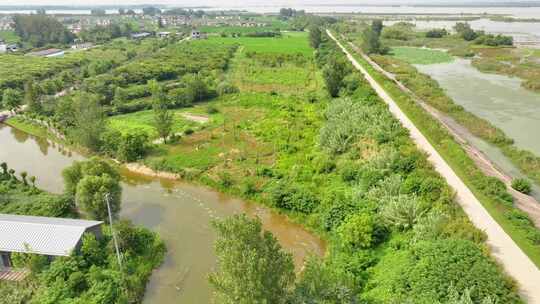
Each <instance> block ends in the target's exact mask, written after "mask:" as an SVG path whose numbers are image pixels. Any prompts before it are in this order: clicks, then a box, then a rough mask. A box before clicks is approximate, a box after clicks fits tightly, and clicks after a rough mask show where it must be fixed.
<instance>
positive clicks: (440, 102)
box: [372, 49, 540, 183]
mask: <svg viewBox="0 0 540 304" xmlns="http://www.w3.org/2000/svg"><path fill="white" fill-rule="evenodd" d="M484 52H490V51H488V50H487V49H486V50H483V51H481V53H484ZM497 52H499V51H498V50H495V49H494V50H493V53H497ZM493 53H492V54H493ZM372 58H373V59H374V60H375V61H376V62H377V63H378V64H379V65H381V66H382V67H383V68H384V69H385V70H387V71H388V72H390V73H393V74H394V75H396V78H397V79H398V80H399V81H401V82H402V83H403V84H405V85H406V86H407V87H408V88H409V89H411V90H412V91H413V92H414V93H415V94H416V95H417V96H418V97H420V98H421V99H422V100H424V101H426V102H427V103H428V104H430V105H431V106H433V107H434V108H436V109H437V110H439V111H442V112H443V113H446V114H447V115H449V116H451V117H452V118H453V119H455V120H456V121H457V122H458V123H460V124H461V125H462V126H464V127H466V128H467V129H468V130H469V131H470V132H471V133H472V134H474V135H475V136H478V137H480V138H482V139H484V140H486V141H487V142H489V143H491V144H494V145H496V146H498V147H499V148H500V149H501V151H502V152H503V153H504V154H505V155H506V156H507V157H508V158H509V159H510V160H511V161H512V162H514V163H515V164H516V166H517V167H518V168H520V169H521V170H522V172H524V173H526V174H527V175H528V176H529V177H530V178H531V179H532V180H533V181H535V182H536V183H540V157H539V156H537V155H534V154H533V153H531V152H529V151H524V150H521V149H518V148H517V147H516V146H514V145H513V140H512V139H511V138H509V137H508V136H506V134H504V132H503V131H502V130H500V129H499V128H497V127H495V126H493V125H492V124H491V123H490V122H488V121H487V120H485V119H482V118H480V117H478V116H476V115H474V114H472V113H470V112H468V111H467V110H465V109H464V108H463V107H461V106H459V105H457V104H455V103H454V101H453V100H452V99H451V98H450V97H448V96H447V95H446V93H445V92H444V90H443V89H442V88H441V87H440V86H439V84H438V83H437V81H435V80H434V79H432V78H430V77H429V76H427V75H424V74H422V73H419V72H418V70H417V69H416V68H415V67H413V66H412V65H410V64H408V63H407V62H406V61H407V60H403V59H401V58H398V57H397V56H396V57H389V56H372ZM499 59H501V58H499ZM409 60H410V59H409ZM476 60H478V61H479V62H486V61H487V59H473V64H475V63H474V62H475V61H476ZM477 64H480V65H481V64H483V63H477ZM501 65H504V64H502V63H501ZM535 81H536V80H535Z"/></svg>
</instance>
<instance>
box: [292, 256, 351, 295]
mask: <svg viewBox="0 0 540 304" xmlns="http://www.w3.org/2000/svg"><path fill="white" fill-rule="evenodd" d="M355 289H356V288H355V284H354V280H353V278H352V276H351V275H350V274H346V273H344V272H343V271H340V269H336V267H335V265H331V264H330V265H327V264H325V263H324V262H322V261H320V260H319V259H317V258H310V259H309V260H308V261H307V262H306V264H305V268H304V270H303V271H302V276H301V277H300V279H299V280H298V282H297V284H296V286H295V290H294V296H293V299H292V301H291V303H293V304H305V303H328V304H331V303H335V304H338V303H340V304H341V303H356V301H355V300H356V299H355V297H356V293H357V292H356V290H355Z"/></svg>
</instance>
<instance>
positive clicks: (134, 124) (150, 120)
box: [109, 109, 216, 139]
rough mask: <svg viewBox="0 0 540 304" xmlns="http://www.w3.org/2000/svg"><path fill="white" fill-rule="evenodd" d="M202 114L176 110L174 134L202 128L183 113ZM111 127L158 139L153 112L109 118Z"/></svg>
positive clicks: (190, 110) (197, 111) (194, 111)
mask: <svg viewBox="0 0 540 304" xmlns="http://www.w3.org/2000/svg"><path fill="white" fill-rule="evenodd" d="M200 112H201V110H193V109H189V111H188V110H186V109H180V110H174V111H173V114H174V125H173V131H172V133H181V132H184V131H186V130H187V129H192V130H195V129H197V128H198V127H200V126H202V125H203V124H202V123H198V122H194V121H191V120H188V119H186V118H185V117H184V116H183V115H182V114H183V113H190V114H195V115H201V114H198V113H200ZM201 116H208V114H202V115H201ZM214 116H216V115H214ZM109 126H110V127H111V128H112V129H114V130H117V131H120V132H121V133H122V134H125V133H131V132H135V131H142V132H145V133H146V134H148V136H149V137H150V138H151V139H155V138H157V137H158V134H157V131H156V128H155V127H154V114H153V111H152V110H147V111H140V112H135V113H130V114H124V115H118V116H114V117H111V118H109Z"/></svg>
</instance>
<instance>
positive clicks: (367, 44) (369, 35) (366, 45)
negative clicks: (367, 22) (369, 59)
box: [362, 28, 381, 54]
mask: <svg viewBox="0 0 540 304" xmlns="http://www.w3.org/2000/svg"><path fill="white" fill-rule="evenodd" d="M362 49H363V50H364V52H366V53H368V54H376V53H380V52H381V41H380V37H379V36H378V35H377V33H375V32H374V31H373V30H372V29H371V28H366V29H365V30H364V31H363V32H362Z"/></svg>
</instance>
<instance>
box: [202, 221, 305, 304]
mask: <svg viewBox="0 0 540 304" xmlns="http://www.w3.org/2000/svg"><path fill="white" fill-rule="evenodd" d="M213 226H214V228H215V230H216V232H217V239H216V242H215V245H214V246H215V250H216V254H217V257H218V264H219V270H218V271H217V272H214V273H212V274H210V276H209V280H210V283H211V284H212V286H213V287H214V288H215V290H216V294H217V296H218V299H219V303H235V304H236V303H238V304H248V303H273V304H279V303H285V302H286V300H287V297H288V295H289V293H290V291H291V288H292V284H293V283H294V278H295V276H294V265H293V261H292V256H291V254H289V253H286V252H284V251H283V249H282V248H281V246H280V245H279V243H278V241H277V240H276V238H275V237H274V236H273V235H272V234H271V233H270V232H268V231H262V224H261V222H260V220H259V219H255V220H251V219H249V218H247V217H246V216H245V215H235V216H233V217H231V218H228V219H225V220H221V221H216V222H214V223H213Z"/></svg>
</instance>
